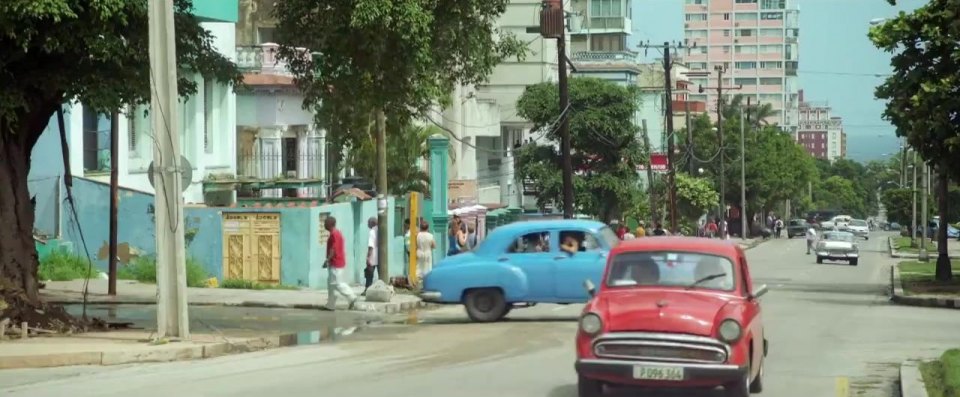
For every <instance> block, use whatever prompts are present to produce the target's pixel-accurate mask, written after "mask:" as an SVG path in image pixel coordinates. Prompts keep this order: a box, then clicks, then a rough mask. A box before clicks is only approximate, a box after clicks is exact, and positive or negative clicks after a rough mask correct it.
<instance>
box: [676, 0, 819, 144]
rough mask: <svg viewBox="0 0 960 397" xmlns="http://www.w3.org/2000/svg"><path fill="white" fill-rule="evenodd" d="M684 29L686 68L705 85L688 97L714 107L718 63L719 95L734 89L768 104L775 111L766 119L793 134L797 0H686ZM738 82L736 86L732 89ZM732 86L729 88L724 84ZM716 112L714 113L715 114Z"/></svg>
mask: <svg viewBox="0 0 960 397" xmlns="http://www.w3.org/2000/svg"><path fill="white" fill-rule="evenodd" d="M683 11H684V12H683V14H684V33H685V45H686V47H687V55H685V57H684V58H685V61H686V62H687V64H688V66H689V67H690V69H691V71H698V70H699V71H708V72H710V73H711V75H710V76H709V77H695V78H691V81H692V82H693V83H694V84H695V85H700V86H702V87H705V88H704V90H703V93H701V94H699V95H691V100H694V101H697V100H701V101H706V102H707V103H708V105H709V106H710V107H711V108H712V109H715V108H716V101H717V90H716V89H715V87H717V71H716V69H717V68H723V70H724V72H723V86H724V97H726V98H730V97H731V96H733V95H736V94H743V95H745V96H750V97H753V102H754V103H757V102H758V101H759V102H761V103H768V104H770V105H771V106H772V107H773V109H774V110H775V111H776V114H775V115H774V116H773V117H771V118H770V119H768V120H767V121H768V122H770V123H777V124H779V125H780V126H782V127H783V129H784V130H786V131H789V132H792V133H796V131H797V124H798V107H799V102H800V101H799V98H798V91H799V87H798V81H797V65H798V60H799V56H798V55H799V54H798V49H799V46H798V43H797V38H798V36H799V34H800V28H799V23H798V22H799V21H798V16H799V13H800V9H799V7H798V6H797V4H796V0H685V4H684V8H683ZM738 86H742V87H741V88H739V89H735V88H736V87H738ZM727 88H734V89H729V90H728V89H727ZM714 117H715V116H714Z"/></svg>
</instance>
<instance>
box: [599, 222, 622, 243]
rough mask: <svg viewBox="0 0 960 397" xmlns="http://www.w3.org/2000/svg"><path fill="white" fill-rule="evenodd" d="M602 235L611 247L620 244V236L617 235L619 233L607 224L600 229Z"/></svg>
mask: <svg viewBox="0 0 960 397" xmlns="http://www.w3.org/2000/svg"><path fill="white" fill-rule="evenodd" d="M600 236H601V237H602V238H603V239H604V240H606V241H607V245H609V246H610V248H613V247H616V246H617V245H619V244H620V238H619V237H617V234H616V233H614V232H613V230H611V229H610V228H609V227H607V226H604V227H603V228H601V229H600Z"/></svg>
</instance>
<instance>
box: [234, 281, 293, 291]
mask: <svg viewBox="0 0 960 397" xmlns="http://www.w3.org/2000/svg"><path fill="white" fill-rule="evenodd" d="M220 288H227V289H255V290H264V289H287V290H296V289H300V288H298V287H294V286H290V285H283V284H267V283H259V282H256V281H253V280H242V279H237V278H228V279H226V280H223V283H221V284H220Z"/></svg>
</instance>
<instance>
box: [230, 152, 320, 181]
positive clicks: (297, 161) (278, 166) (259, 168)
mask: <svg viewBox="0 0 960 397" xmlns="http://www.w3.org/2000/svg"><path fill="white" fill-rule="evenodd" d="M322 170H323V156H321V155H319V154H298V155H289V154H288V155H283V154H254V155H239V156H237V176H245V177H250V178H262V179H274V178H288V179H308V178H323V175H322V173H321V172H322Z"/></svg>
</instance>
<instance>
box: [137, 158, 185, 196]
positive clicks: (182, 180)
mask: <svg viewBox="0 0 960 397" xmlns="http://www.w3.org/2000/svg"><path fill="white" fill-rule="evenodd" d="M180 170H181V173H180V193H183V192H185V191H186V190H187V188H188V187H190V183H191V182H193V164H190V160H187V158H186V157H183V156H182V155H181V156H180ZM147 179H148V180H149V181H150V186H152V187H153V188H154V189H156V188H157V185H156V184H154V183H153V161H151V162H150V166H148V167H147Z"/></svg>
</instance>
